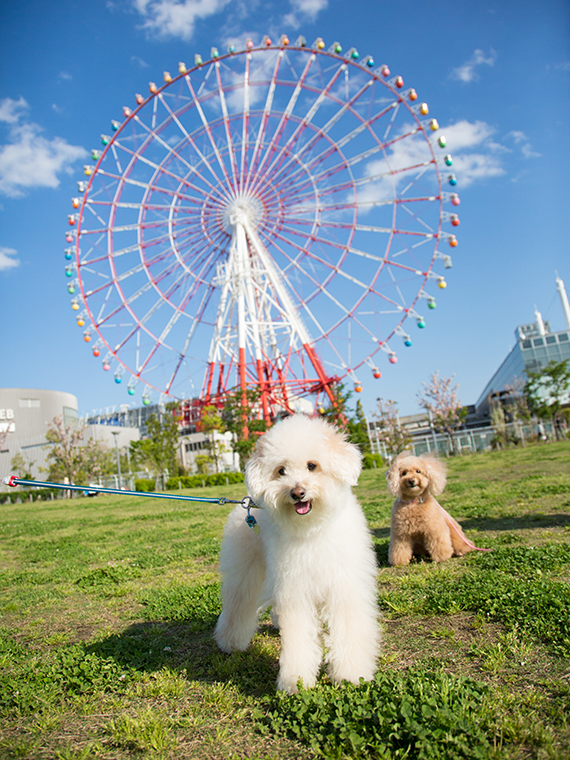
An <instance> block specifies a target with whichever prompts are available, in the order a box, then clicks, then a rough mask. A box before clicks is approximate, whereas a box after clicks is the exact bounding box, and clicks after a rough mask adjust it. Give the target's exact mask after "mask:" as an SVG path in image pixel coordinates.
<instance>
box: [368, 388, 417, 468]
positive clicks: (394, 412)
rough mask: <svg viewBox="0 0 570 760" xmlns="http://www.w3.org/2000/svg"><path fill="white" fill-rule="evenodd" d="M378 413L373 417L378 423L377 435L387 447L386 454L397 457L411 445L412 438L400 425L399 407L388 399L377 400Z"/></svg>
mask: <svg viewBox="0 0 570 760" xmlns="http://www.w3.org/2000/svg"><path fill="white" fill-rule="evenodd" d="M377 403H378V411H377V412H376V413H375V414H374V415H373V416H374V417H375V418H376V419H377V420H378V421H377V423H376V435H377V436H378V440H379V441H381V442H382V443H383V444H384V446H385V447H386V452H387V453H388V455H389V456H390V457H393V456H396V454H399V453H400V451H403V450H404V449H405V448H407V447H408V446H409V445H410V442H411V440H412V439H411V438H410V436H409V435H408V432H407V431H406V429H405V428H403V427H402V426H401V425H400V418H399V416H398V405H397V404H396V402H395V401H392V400H390V399H388V401H383V400H382V399H381V398H378V399H377Z"/></svg>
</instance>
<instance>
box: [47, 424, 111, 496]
mask: <svg viewBox="0 0 570 760" xmlns="http://www.w3.org/2000/svg"><path fill="white" fill-rule="evenodd" d="M84 435H85V425H84V424H82V423H80V422H78V421H77V420H73V421H72V422H70V423H69V424H68V425H65V424H64V422H63V418H62V417H54V419H53V420H52V421H51V422H50V423H49V424H48V431H47V433H46V441H48V443H50V444H52V445H51V446H50V449H49V452H48V455H47V457H46V458H47V460H48V462H49V467H48V480H51V481H64V482H65V479H66V478H67V481H68V482H69V483H71V484H82V483H85V484H87V483H89V482H93V481H94V480H99V479H100V478H101V476H103V475H106V474H108V473H109V472H112V471H113V454H112V452H111V450H110V449H109V447H108V446H106V445H105V444H104V443H102V442H101V441H94V440H93V439H92V438H90V439H89V440H88V441H84Z"/></svg>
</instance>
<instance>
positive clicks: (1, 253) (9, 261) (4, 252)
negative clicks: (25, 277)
mask: <svg viewBox="0 0 570 760" xmlns="http://www.w3.org/2000/svg"><path fill="white" fill-rule="evenodd" d="M17 253H18V251H16V250H15V249H14V248H5V247H4V246H3V245H0V272H3V271H4V270H6V269H14V268H15V267H19V266H20V262H19V260H18V259H16V258H13V257H14V256H16V255H17Z"/></svg>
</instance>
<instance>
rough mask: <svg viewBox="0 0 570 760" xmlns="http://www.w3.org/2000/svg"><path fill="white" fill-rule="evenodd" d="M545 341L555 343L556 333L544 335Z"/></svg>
mask: <svg viewBox="0 0 570 760" xmlns="http://www.w3.org/2000/svg"><path fill="white" fill-rule="evenodd" d="M546 342H547V343H548V344H549V345H550V344H552V343H556V335H547V336H546Z"/></svg>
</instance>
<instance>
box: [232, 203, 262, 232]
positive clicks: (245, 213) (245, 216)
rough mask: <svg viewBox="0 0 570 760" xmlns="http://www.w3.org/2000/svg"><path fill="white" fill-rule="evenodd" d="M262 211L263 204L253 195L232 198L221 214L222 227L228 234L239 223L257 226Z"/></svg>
mask: <svg viewBox="0 0 570 760" xmlns="http://www.w3.org/2000/svg"><path fill="white" fill-rule="evenodd" d="M262 213H263V206H262V204H261V202H260V201H259V199H258V198H256V197H255V196H251V195H249V196H242V197H238V198H236V199H235V200H233V201H232V202H231V203H229V204H228V206H227V207H226V209H225V211H224V214H223V224H224V229H225V231H226V232H228V233H229V234H231V233H232V231H233V230H234V228H235V226H236V225H237V224H239V223H241V224H242V225H246V226H251V227H257V226H258V224H259V222H260V220H261V216H262Z"/></svg>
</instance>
